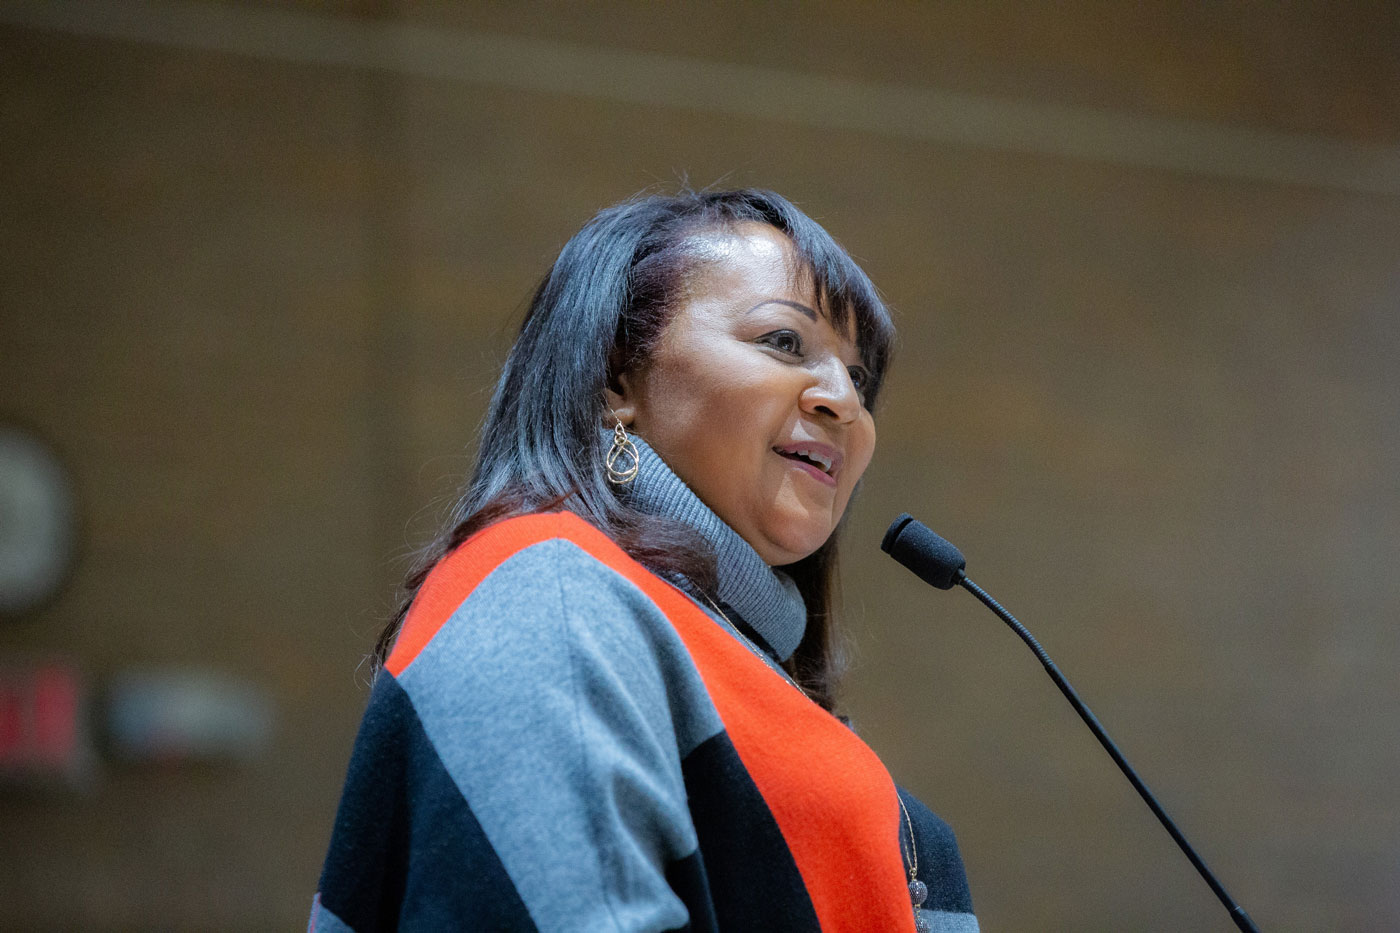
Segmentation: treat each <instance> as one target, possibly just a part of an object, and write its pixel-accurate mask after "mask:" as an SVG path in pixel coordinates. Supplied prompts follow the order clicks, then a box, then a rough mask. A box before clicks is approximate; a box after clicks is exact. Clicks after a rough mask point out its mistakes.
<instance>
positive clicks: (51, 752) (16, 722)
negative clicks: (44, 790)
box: [0, 660, 94, 784]
mask: <svg viewBox="0 0 1400 933" xmlns="http://www.w3.org/2000/svg"><path fill="white" fill-rule="evenodd" d="M87 696H88V690H87V688H86V684H85V681H84V679H83V676H82V674H81V673H79V671H78V670H77V668H75V667H74V666H73V665H71V664H68V663H66V662H62V661H51V660H50V661H42V662H37V663H32V664H23V663H17V662H13V661H10V662H6V663H4V664H3V665H0V780H4V781H6V782H13V781H18V782H24V783H40V784H46V783H65V784H83V783H86V781H87V780H88V779H89V778H90V777H91V774H92V767H93V758H94V756H93V751H92V743H91V739H90V737H89V729H88V725H87Z"/></svg>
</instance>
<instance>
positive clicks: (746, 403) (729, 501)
mask: <svg viewBox="0 0 1400 933" xmlns="http://www.w3.org/2000/svg"><path fill="white" fill-rule="evenodd" d="M692 246H693V247H694V249H695V250H696V251H698V252H699V253H700V254H701V256H702V262H701V263H700V265H699V267H698V268H697V269H696V271H695V272H694V273H693V274H692V275H691V276H690V280H689V282H688V285H687V287H686V288H685V289H684V290H683V291H682V294H681V296H680V299H679V301H678V303H677V306H676V307H675V308H674V310H673V312H672V316H671V319H670V321H669V323H668V324H667V326H666V329H665V330H664V331H663V332H662V335H661V337H660V339H659V341H658V342H657V346H656V348H655V350H654V352H653V353H652V355H651V357H650V359H649V360H648V361H647V362H646V363H645V364H644V365H643V366H641V367H639V368H638V370H636V371H634V372H629V373H625V374H623V375H622V376H621V377H620V378H619V380H618V385H617V387H616V388H615V389H613V390H609V399H608V401H609V403H610V404H611V405H612V407H613V410H614V411H615V412H616V413H617V415H618V417H619V418H620V419H621V421H622V422H623V424H625V425H627V426H628V427H629V429H630V430H633V431H635V432H636V433H637V434H639V435H640V436H641V437H643V438H644V439H645V440H646V442H647V443H648V444H650V445H651V446H652V448H653V449H654V450H656V452H657V453H658V454H660V455H661V457H662V459H664V460H665V461H666V462H667V464H669V465H670V467H671V468H672V469H673V470H675V472H676V474H677V475H678V476H680V478H681V479H682V480H684V481H685V483H686V484H687V485H688V486H689V487H690V488H691V489H692V490H694V492H695V493H696V495H698V496H699V497H700V499H701V501H703V502H704V503H705V504H706V505H708V506H709V507H710V508H711V509H712V510H713V511H714V512H715V514H717V515H718V516H719V517H720V518H721V519H723V520H724V521H725V522H726V523H727V524H728V525H729V526H730V527H731V528H733V529H734V530H735V531H736V532H738V533H739V535H740V536H741V537H742V538H743V539H744V540H745V541H747V542H748V543H749V544H750V545H751V546H752V547H753V549H754V550H755V551H757V552H758V554H759V556H761V557H762V558H763V559H764V560H765V561H766V562H768V563H769V564H772V565H781V564H789V563H792V562H793V561H796V560H800V559H801V558H803V557H806V556H807V555H809V554H811V553H812V552H813V551H815V550H817V548H819V547H821V545H822V544H823V543H824V542H825V541H826V540H827V538H829V537H830V536H831V533H832V532H833V531H834V530H835V529H836V524H837V522H839V521H840V520H841V515H842V514H843V513H844V512H845V510H846V503H847V502H848V501H850V498H851V490H852V489H854V488H855V485H856V481H857V480H859V479H860V477H861V474H862V473H864V472H865V468H866V466H867V465H868V464H869V463H870V457H871V454H872V453H873V452H874V449H875V422H874V420H873V419H872V418H871V416H870V412H869V411H867V410H866V408H865V404H864V402H863V400H862V398H861V393H860V386H861V385H863V384H864V382H865V381H866V380H867V378H868V377H867V375H866V372H865V369H864V367H863V366H862V365H861V361H860V354H859V352H858V351H857V348H856V345H855V342H854V339H853V336H854V335H853V329H854V328H853V327H852V328H849V329H847V331H846V332H838V331H837V330H836V329H835V328H834V327H833V326H832V324H831V322H830V320H828V318H827V316H826V315H825V314H824V313H823V311H822V309H821V307H820V306H819V302H818V301H817V300H816V299H815V297H814V295H813V294H812V289H811V288H809V287H804V282H803V278H804V277H803V276H801V275H798V274H796V270H797V269H798V268H799V267H798V265H797V264H796V262H795V258H794V256H793V251H792V245H791V243H790V242H789V241H788V239H787V237H785V236H784V235H783V234H782V233H780V232H778V231H777V230H775V229H774V228H772V227H769V226H767V225H766V224H759V223H749V224H742V225H739V226H738V227H736V228H734V229H732V230H727V231H715V232H712V233H704V234H700V235H698V236H697V237H696V238H695V239H694V240H693V241H692ZM852 324H853V322H852Z"/></svg>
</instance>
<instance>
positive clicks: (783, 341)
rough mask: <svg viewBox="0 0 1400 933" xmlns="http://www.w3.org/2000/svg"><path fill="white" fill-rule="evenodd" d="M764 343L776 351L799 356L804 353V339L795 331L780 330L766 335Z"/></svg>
mask: <svg viewBox="0 0 1400 933" xmlns="http://www.w3.org/2000/svg"><path fill="white" fill-rule="evenodd" d="M763 342H764V343H766V344H768V346H770V347H772V348H773V349H775V350H779V351H781V352H783V353H790V354H792V355H793V356H797V355H798V354H800V353H801V352H802V338H801V337H799V336H798V335H797V333H796V332H795V331H791V330H778V331H774V332H773V333H771V334H765V335H764V337H763Z"/></svg>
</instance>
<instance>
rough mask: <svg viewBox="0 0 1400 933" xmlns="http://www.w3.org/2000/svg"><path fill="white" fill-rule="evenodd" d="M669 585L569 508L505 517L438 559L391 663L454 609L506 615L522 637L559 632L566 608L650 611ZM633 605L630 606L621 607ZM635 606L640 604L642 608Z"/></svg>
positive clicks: (397, 665) (404, 658) (397, 663)
mask: <svg viewBox="0 0 1400 933" xmlns="http://www.w3.org/2000/svg"><path fill="white" fill-rule="evenodd" d="M658 584H659V585H661V586H665V584H663V583H662V581H660V579H659V578H657V577H655V576H654V575H652V574H651V573H650V572H649V571H647V570H646V569H645V568H643V567H642V566H641V565H640V564H638V563H637V562H636V561H634V560H633V559H632V558H631V557H629V556H628V555H627V553H626V552H625V551H623V550H622V548H620V547H619V546H618V545H617V544H616V543H615V542H614V541H613V540H612V539H611V538H609V537H608V536H607V535H606V534H604V533H603V532H602V531H600V530H599V529H598V528H596V527H595V526H593V525H591V524H589V523H588V522H587V521H585V520H584V519H582V518H580V517H579V516H577V515H574V514H573V513H570V512H542V513H534V514H528V515H520V516H516V517H513V518H508V519H503V520H501V521H498V522H495V523H493V524H491V525H488V526H487V527H486V528H483V529H482V530H480V531H478V532H477V533H476V534H474V535H472V536H471V537H470V538H468V539H467V540H466V541H464V542H463V543H462V544H461V545H459V546H458V547H457V548H455V549H454V550H453V551H451V552H450V553H449V554H447V555H446V556H445V557H443V558H442V560H440V561H439V562H438V564H437V565H436V566H435V567H434V568H433V570H432V571H431V572H430V573H429V574H428V576H427V578H426V579H425V580H424V581H423V585H422V586H421V587H420V588H419V590H418V594H417V595H416V596H415V597H414V600H413V604H412V606H411V607H410V608H409V611H408V614H407V616H406V617H405V619H404V625H403V628H402V630H401V631H400V633H399V636H398V639H397V641H396V643H395V645H394V650H393V651H392V652H391V654H390V656H389V659H388V661H387V663H386V665H385V666H386V668H387V669H389V670H390V671H391V672H394V673H397V672H398V671H399V670H402V669H403V668H405V667H407V665H408V664H409V663H410V662H411V661H413V660H414V659H415V658H416V657H417V656H418V655H419V654H420V653H421V652H422V650H423V649H424V648H425V647H426V646H427V645H428V644H429V642H431V641H433V640H434V638H436V637H437V635H438V633H439V632H440V631H441V630H442V629H443V628H444V626H447V625H448V623H449V622H450V621H451V620H452V619H454V617H461V616H464V615H467V616H471V617H472V618H473V620H474V622H473V626H472V627H473V628H478V627H479V626H480V625H482V624H490V623H489V622H484V621H483V620H490V619H493V618H495V619H506V618H508V619H509V625H510V627H511V628H512V629H514V630H515V633H516V634H517V635H519V636H521V637H529V635H530V629H531V628H532V627H548V628H549V629H550V630H551V632H553V633H555V635H556V636H557V635H558V633H559V631H560V626H559V625H558V623H559V622H560V621H561V620H562V619H563V618H564V617H567V616H586V617H588V618H589V619H590V620H592V619H597V620H599V621H598V622H596V623H594V624H608V620H609V619H612V620H635V619H636V618H637V617H638V616H639V615H651V614H653V613H654V612H655V607H654V606H652V605H651V604H652V603H653V600H654V598H655V597H656V596H658V595H659V592H658ZM624 610H630V611H624ZM638 610H641V612H640V613H639V612H638Z"/></svg>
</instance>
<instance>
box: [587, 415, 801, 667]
mask: <svg viewBox="0 0 1400 933" xmlns="http://www.w3.org/2000/svg"><path fill="white" fill-rule="evenodd" d="M608 435H609V436H608V442H611V440H612V437H611V435H612V432H611V431H609V432H608ZM632 442H633V443H634V444H636V445H637V452H638V454H639V455H640V460H641V463H640V464H639V469H638V471H637V478H636V479H634V480H633V481H632V482H631V483H629V484H628V485H626V486H624V487H622V489H621V490H620V492H621V494H622V497H623V498H624V500H625V501H626V502H627V504H628V505H630V506H631V507H632V508H634V509H637V510H638V511H641V512H646V513H648V514H651V515H661V516H665V517H666V518H671V519H675V520H677V521H680V522H683V523H684V524H686V525H689V526H690V527H691V528H693V529H694V530H695V531H697V532H699V534H700V536H701V537H702V538H704V539H705V540H706V541H707V542H709V544H710V547H712V548H714V552H715V562H716V569H717V571H718V573H719V594H718V596H719V600H720V602H722V603H724V604H725V605H727V606H728V607H729V608H730V609H732V610H733V611H734V612H735V613H736V614H737V615H738V616H739V617H740V618H741V619H742V620H743V622H744V623H746V624H747V625H748V626H749V627H750V628H751V629H752V630H753V631H754V633H756V634H757V635H758V636H759V637H760V638H761V639H762V640H763V641H764V642H766V643H767V647H769V648H772V649H773V653H774V654H775V655H776V656H777V659H778V660H779V661H786V660H787V659H788V658H789V657H791V656H792V653H793V652H794V651H795V650H797V645H798V642H800V641H802V634H803V632H804V631H805V630H806V628H807V607H806V605H805V604H804V603H803V601H802V595H801V594H800V593H798V591H797V584H795V583H793V582H792V580H791V579H790V578H789V577H788V576H787V574H785V573H782V572H781V571H777V570H774V569H773V568H772V567H770V566H768V564H766V563H764V561H763V558H761V557H759V556H758V552H757V551H755V550H754V549H753V548H752V547H751V546H749V543H748V542H747V541H745V540H744V539H743V538H741V537H739V535H738V533H737V532H735V531H734V529H732V528H730V527H729V526H728V525H726V524H725V523H724V522H723V521H721V520H720V517H719V516H718V515H716V514H715V513H714V512H712V511H710V508H709V507H708V506H706V505H705V503H703V502H701V501H700V498H699V497H698V496H696V495H695V493H694V492H692V491H691V489H690V487H689V486H687V485H686V484H685V482H684V481H683V480H681V478H680V477H679V476H677V475H676V474H675V473H674V472H672V470H671V468H670V467H669V466H667V465H666V462H665V461H664V460H662V459H661V456H660V455H659V454H657V453H656V451H654V450H652V449H651V447H649V446H648V445H647V443H646V441H644V440H642V439H641V438H640V437H638V436H636V435H635V434H634V435H632Z"/></svg>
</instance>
